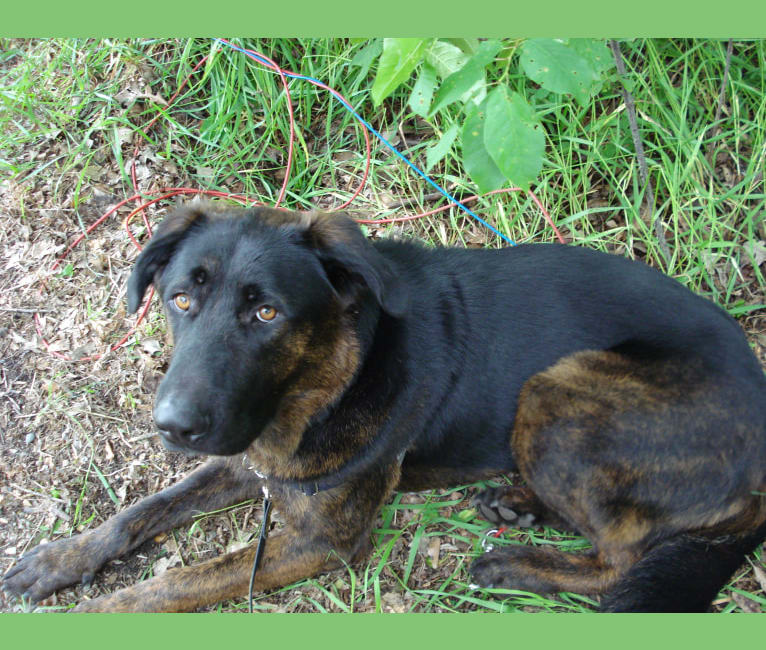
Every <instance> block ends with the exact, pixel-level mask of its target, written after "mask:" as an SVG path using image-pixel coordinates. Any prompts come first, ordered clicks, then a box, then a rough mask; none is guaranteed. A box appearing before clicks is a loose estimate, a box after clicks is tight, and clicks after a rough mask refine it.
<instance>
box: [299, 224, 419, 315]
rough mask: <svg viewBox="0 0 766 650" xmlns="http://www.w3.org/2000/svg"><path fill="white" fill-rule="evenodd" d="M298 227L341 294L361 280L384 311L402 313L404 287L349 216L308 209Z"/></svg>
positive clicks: (349, 295) (405, 302)
mask: <svg viewBox="0 0 766 650" xmlns="http://www.w3.org/2000/svg"><path fill="white" fill-rule="evenodd" d="M301 227H302V229H304V230H303V233H302V234H303V237H304V240H305V241H306V243H307V244H308V245H309V246H310V247H311V248H312V249H313V250H314V251H315V252H316V255H317V257H318V258H319V261H320V262H321V263H322V265H323V266H324V267H325V270H326V271H327V275H328V277H329V278H330V281H331V282H332V283H333V286H334V287H335V289H336V291H338V294H339V295H340V296H341V297H342V298H346V299H348V300H351V299H353V297H354V296H355V294H356V293H357V292H358V287H359V284H362V285H364V286H366V287H367V288H368V289H369V290H370V291H372V293H373V295H374V296H375V298H376V299H377V301H378V303H379V304H380V306H381V307H382V308H383V310H384V311H385V312H386V313H388V314H391V315H392V316H397V317H398V316H402V315H403V314H404V312H405V311H406V309H407V305H408V303H409V295H408V292H407V289H406V287H405V286H404V285H403V284H402V283H401V282H400V281H399V278H398V277H397V276H396V274H395V273H394V270H393V269H392V268H391V265H390V264H389V263H388V261H387V260H386V258H385V257H383V256H382V255H381V254H380V253H379V252H378V251H377V249H376V248H375V247H374V246H373V245H372V244H371V243H370V242H368V241H367V239H366V238H365V236H364V234H363V233H362V231H361V229H360V228H359V226H358V225H357V224H356V223H355V222H354V221H353V220H352V219H351V218H349V217H348V216H346V215H345V214H341V213H322V212H309V213H305V214H304V215H302V219H301Z"/></svg>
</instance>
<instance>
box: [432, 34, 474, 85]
mask: <svg viewBox="0 0 766 650" xmlns="http://www.w3.org/2000/svg"><path fill="white" fill-rule="evenodd" d="M469 58H470V57H469V56H468V55H467V54H465V53H464V52H463V51H462V50H461V49H460V48H459V47H457V46H456V45H452V43H445V42H444V41H434V42H433V43H431V45H430V47H429V48H428V50H427V51H426V61H428V62H429V63H430V64H431V65H432V66H433V67H434V68H435V69H436V74H438V75H439V77H441V78H442V79H446V78H447V77H449V76H450V75H451V74H452V73H454V72H457V71H458V70H460V68H462V67H463V66H464V65H465V62H466V61H468V59H469Z"/></svg>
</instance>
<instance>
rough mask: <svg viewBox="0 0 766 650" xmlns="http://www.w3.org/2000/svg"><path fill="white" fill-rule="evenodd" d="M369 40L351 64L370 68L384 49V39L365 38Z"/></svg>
mask: <svg viewBox="0 0 766 650" xmlns="http://www.w3.org/2000/svg"><path fill="white" fill-rule="evenodd" d="M363 40H364V41H366V42H367V45H366V46H365V47H363V48H362V49H361V50H359V51H358V52H357V53H356V54H355V55H354V58H353V59H351V61H349V65H353V66H358V67H360V68H369V67H370V65H371V64H372V62H373V61H374V60H375V57H376V56H378V55H379V54H380V53H381V52H382V51H383V40H382V39H380V38H376V39H374V40H372V41H370V40H369V39H363Z"/></svg>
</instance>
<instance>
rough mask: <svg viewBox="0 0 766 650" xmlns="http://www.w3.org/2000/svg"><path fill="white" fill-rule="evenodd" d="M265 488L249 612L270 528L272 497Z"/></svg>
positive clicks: (251, 575)
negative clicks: (256, 576) (256, 574)
mask: <svg viewBox="0 0 766 650" xmlns="http://www.w3.org/2000/svg"><path fill="white" fill-rule="evenodd" d="M261 489H262V490H263V517H262V519H261V532H260V533H259V535H258V547H257V548H256V549H255V559H254V560H253V571H252V573H251V574H250V588H249V589H248V596H247V602H248V612H249V613H250V614H252V613H253V585H254V584H255V573H256V571H258V567H259V566H260V565H261V557H262V556H263V550H264V548H266V536H267V535H268V530H269V514H270V513H271V497H270V496H269V489H268V488H267V487H266V486H265V485H264V486H263V487H262V488H261Z"/></svg>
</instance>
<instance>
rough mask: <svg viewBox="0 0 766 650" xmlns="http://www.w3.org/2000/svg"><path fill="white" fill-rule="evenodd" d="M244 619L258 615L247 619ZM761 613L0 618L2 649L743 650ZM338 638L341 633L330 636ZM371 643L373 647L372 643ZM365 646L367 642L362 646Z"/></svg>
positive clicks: (757, 634) (757, 631) (759, 627)
mask: <svg viewBox="0 0 766 650" xmlns="http://www.w3.org/2000/svg"><path fill="white" fill-rule="evenodd" d="M253 616H256V617H258V618H257V619H255V620H254V619H253ZM763 623H764V619H763V617H759V616H757V615H756V616H746V615H743V616H712V615H711V616H705V615H700V614H676V615H663V614H611V615H595V616H588V615H585V616H577V615H572V614H570V615H566V614H563V615H562V614H534V615H533V614H529V615H524V614H522V615H516V616H513V617H508V616H504V615H497V614H494V615H493V614H438V615H431V616H428V615H419V614H360V615H356V616H354V615H350V616H349V615H347V614H324V615H320V614H289V615H285V616H280V615H279V614H267V615H263V614H255V615H247V614H221V615H218V616H210V615H205V614H197V615H190V614H165V615H160V614H90V615H87V614H86V615H84V616H55V615H50V616H34V615H29V616H25V615H19V614H2V615H0V629H2V632H3V640H4V641H5V642H6V643H7V644H8V647H18V646H17V644H21V643H23V644H24V645H34V646H38V645H42V644H43V643H44V642H45V641H50V642H51V645H52V647H60V646H62V645H64V647H70V646H75V645H76V647H78V648H90V647H95V646H98V647H101V648H104V647H109V648H120V647H125V646H128V647H135V646H136V645H139V646H149V647H161V646H164V645H168V644H171V643H172V647H181V648H187V647H192V648H199V647H204V648H210V647H216V646H218V647H221V646H224V647H231V646H234V647H236V646H239V645H242V644H243V643H244V644H247V645H255V646H257V647H261V648H262V647H264V646H266V645H269V644H275V646H276V647H277V648H283V647H288V648H289V647H291V646H293V645H294V644H298V643H301V642H306V643H307V644H309V645H308V647H310V648H314V647H319V648H320V649H321V648H324V647H332V648H345V647H348V646H351V645H353V646H354V647H369V646H370V645H371V646H373V647H379V646H380V645H384V644H385V645H386V646H389V645H391V644H397V645H401V644H402V643H405V644H406V645H408V646H411V647H417V646H419V645H422V644H427V645H425V646H424V647H427V648H438V650H446V649H448V648H460V649H461V650H464V649H465V648H479V649H480V650H484V649H485V648H486V649H487V650H492V649H494V648H496V647H497V648H500V647H507V646H509V645H516V646H519V645H524V646H527V647H529V646H530V645H531V646H533V647H537V648H553V647H559V648H580V647H582V648H586V647H587V648H588V650H594V649H596V648H609V649H610V650H613V648H615V647H619V648H621V650H622V649H625V650H630V649H632V648H642V649H645V648H647V647H654V646H657V645H659V646H660V647H668V646H670V645H671V644H678V645H679V647H690V648H694V649H695V650H705V649H706V648H711V649H712V648H716V649H720V648H722V647H734V648H737V647H743V646H745V645H746V644H748V640H749V641H750V642H752V641H754V640H757V639H761V640H762V639H763ZM339 633H340V634H342V636H340V637H339ZM375 641H377V643H376V642H375ZM371 642H372V643H371Z"/></svg>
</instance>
